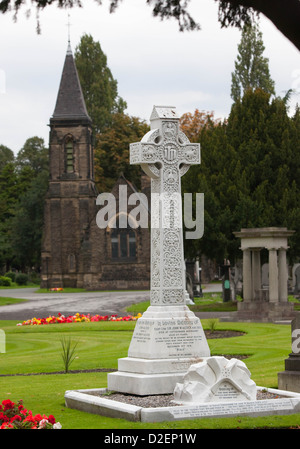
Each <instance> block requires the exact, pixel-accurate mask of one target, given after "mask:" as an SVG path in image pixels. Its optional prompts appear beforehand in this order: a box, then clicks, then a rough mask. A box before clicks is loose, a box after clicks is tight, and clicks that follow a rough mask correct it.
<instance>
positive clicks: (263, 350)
mask: <svg viewBox="0 0 300 449" xmlns="http://www.w3.org/2000/svg"><path fill="white" fill-rule="evenodd" d="M16 324H17V321H0V329H2V330H3V331H4V332H5V336H6V353H0V402H2V400H3V399H11V400H12V401H18V400H19V399H23V401H24V406H25V407H26V408H28V409H30V410H32V412H33V413H45V414H46V415H47V414H53V415H54V416H55V418H56V420H57V421H59V422H60V423H61V424H62V427H63V429H227V428H250V429H252V428H257V427H273V428H274V427H275V428H278V427H291V426H298V424H299V415H290V416H271V417H261V418H246V417H245V418H244V417H237V418H220V419H215V418H209V419H207V418H203V419H192V420H183V421H177V422H164V423H149V424H148V423H132V422H128V421H126V420H122V419H114V418H106V417H102V416H97V415H91V414H88V413H84V412H80V411H76V410H71V409H68V408H66V407H65V405H64V393H65V391H66V390H73V389H79V388H80V389H84V388H98V387H106V385H107V373H105V372H97V373H95V372H89V373H76V374H75V373H69V374H42V373H45V372H46V373H51V372H52V373H54V372H55V371H62V370H63V369H64V365H63V361H62V357H61V352H62V347H61V339H62V337H63V336H68V337H70V338H71V342H73V343H75V342H76V343H77V346H76V350H75V352H76V358H75V360H74V362H73V363H72V365H71V368H70V369H71V370H81V369H95V368H106V369H116V368H117V360H118V358H121V357H126V356H127V351H128V346H129V344H130V340H131V336H132V332H133V329H134V326H135V322H109V321H108V322H95V323H72V324H53V325H48V326H24V327H22V326H17V325H16ZM202 324H203V327H204V328H207V329H208V328H209V327H210V323H209V320H202ZM219 329H233V330H239V331H243V332H245V335H243V336H239V337H233V338H224V339H209V340H208V344H209V346H210V350H211V353H212V355H220V354H225V355H228V354H247V355H248V356H249V357H248V358H247V359H246V360H245V363H246V365H247V367H248V368H249V370H250V371H251V374H252V376H251V377H252V379H253V380H254V381H255V382H256V384H257V385H259V386H265V387H272V388H276V387H277V373H278V372H279V371H282V370H283V369H284V359H285V358H287V357H288V354H289V353H290V351H291V347H290V345H291V343H290V332H291V330H290V326H287V325H275V324H269V323H267V324H265V323H257V324H253V323H221V322H219V323H217V330H219ZM30 373H40V374H38V375H27V376H17V375H14V376H5V375H7V374H30Z"/></svg>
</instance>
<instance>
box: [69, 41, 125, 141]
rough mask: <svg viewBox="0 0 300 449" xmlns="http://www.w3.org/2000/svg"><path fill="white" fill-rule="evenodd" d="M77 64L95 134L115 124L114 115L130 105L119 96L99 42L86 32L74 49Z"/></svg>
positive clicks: (115, 82)
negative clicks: (113, 122)
mask: <svg viewBox="0 0 300 449" xmlns="http://www.w3.org/2000/svg"><path fill="white" fill-rule="evenodd" d="M75 63H76V67H77V70H78V75H79V79H80V83H81V87H82V91H83V95H84V99H85V102H86V107H87V110H88V113H89V115H90V117H91V119H92V123H93V128H94V131H95V133H99V132H102V131H103V130H104V129H105V128H107V127H109V126H110V125H111V123H112V118H111V116H112V114H114V113H116V112H124V110H125V109H126V107H127V105H126V103H125V101H124V100H123V99H122V98H121V97H119V96H118V89H117V84H118V83H117V81H116V80H115V79H114V78H113V76H112V73H111V71H110V69H109V68H108V66H107V57H106V55H105V54H104V53H103V51H102V49H101V46H100V43H99V42H95V41H94V40H93V38H92V36H91V35H87V34H84V35H83V36H82V37H81V39H80V43H79V45H78V46H77V47H76V50H75Z"/></svg>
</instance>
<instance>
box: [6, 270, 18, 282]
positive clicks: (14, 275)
mask: <svg viewBox="0 0 300 449" xmlns="http://www.w3.org/2000/svg"><path fill="white" fill-rule="evenodd" d="M5 276H6V277H8V278H10V279H11V281H12V282H15V280H16V273H14V272H13V271H8V272H7V273H5Z"/></svg>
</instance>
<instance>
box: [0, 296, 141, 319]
mask: <svg viewBox="0 0 300 449" xmlns="http://www.w3.org/2000/svg"><path fill="white" fill-rule="evenodd" d="M36 290H37V289H34V288H23V289H9V290H4V289H3V290H0V297H10V298H22V299H26V302H20V303H16V304H10V305H4V306H1V307H0V320H28V319H31V318H33V317H36V318H45V317H47V316H49V315H57V314H58V313H59V312H60V313H61V314H63V315H65V316H68V315H73V314H75V313H77V312H78V313H83V314H87V313H90V314H93V315H96V314H99V315H118V316H124V315H127V313H126V311H125V308H126V307H127V306H129V305H131V304H136V303H139V302H142V301H148V300H149V298H150V293H149V291H137V292H133V291H128V292H127V291H126V292H125V291H122V292H121V291H120V292H116V291H115V292H83V293H59V292H55V293H35V292H36Z"/></svg>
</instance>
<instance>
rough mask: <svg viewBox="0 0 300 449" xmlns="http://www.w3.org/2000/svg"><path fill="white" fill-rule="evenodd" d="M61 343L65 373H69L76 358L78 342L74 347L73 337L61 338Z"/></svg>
mask: <svg viewBox="0 0 300 449" xmlns="http://www.w3.org/2000/svg"><path fill="white" fill-rule="evenodd" d="M60 342H61V347H62V352H61V357H62V360H63V363H64V368H65V373H68V372H69V370H70V365H71V363H72V362H73V360H74V359H75V357H76V354H75V349H76V346H77V344H78V342H76V343H74V344H73V346H72V340H71V337H68V338H67V337H65V336H63V337H62V338H61V340H60Z"/></svg>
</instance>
